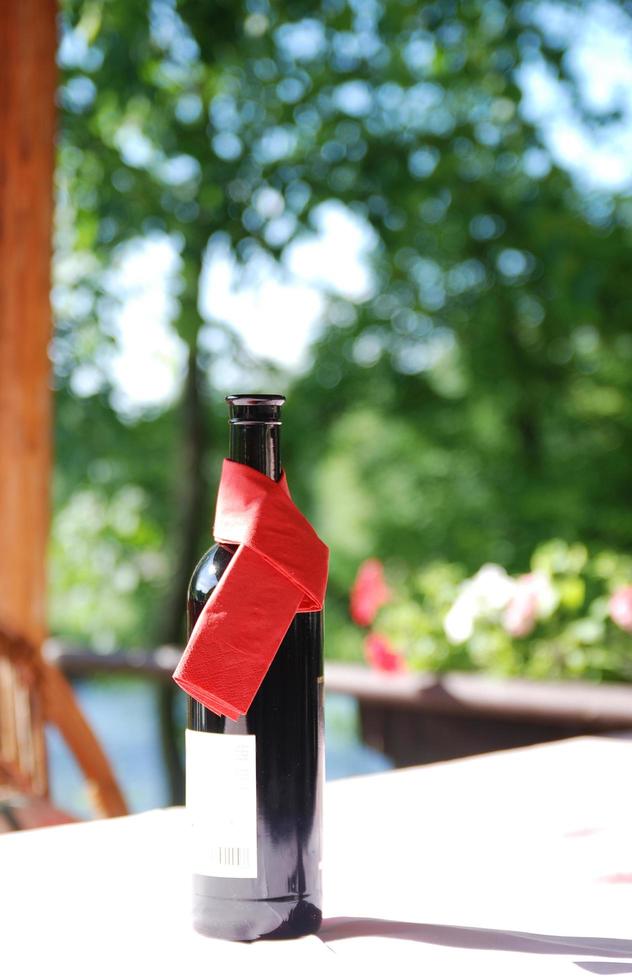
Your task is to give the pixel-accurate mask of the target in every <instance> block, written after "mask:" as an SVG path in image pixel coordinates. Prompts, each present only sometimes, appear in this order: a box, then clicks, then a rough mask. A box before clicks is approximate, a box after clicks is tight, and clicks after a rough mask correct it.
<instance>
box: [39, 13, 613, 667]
mask: <svg viewBox="0 0 632 980" xmlns="http://www.w3.org/2000/svg"><path fill="white" fill-rule="evenodd" d="M61 6H62V48H61V53H60V61H61V66H62V82H61V87H60V105H61V131H60V147H59V165H58V184H59V207H58V247H57V289H56V298H57V310H58V315H57V333H56V342H55V366H56V384H57V389H58V392H57V404H58V413H57V446H58V452H57V478H56V513H57V517H56V532H55V534H56V537H55V542H56V543H55V545H54V550H53V574H52V581H53V625H54V628H55V629H57V630H58V631H61V632H64V633H65V634H70V635H72V636H74V637H75V638H82V639H86V638H87V639H91V640H92V641H95V635H94V630H93V626H92V622H93V614H94V613H95V610H96V604H97V603H98V604H99V607H100V609H101V610H102V613H101V615H102V617H103V622H104V623H106V624H107V630H109V633H110V635H112V636H114V637H115V638H117V639H118V640H120V641H121V642H123V641H124V642H130V643H132V642H133V643H147V640H148V637H151V638H152V639H153V638H154V637H155V636H156V633H157V632H159V630H157V628H156V626H155V623H156V621H157V619H158V618H159V615H158V614H159V612H160V608H161V605H162V603H163V600H164V598H165V595H167V594H168V593H169V591H170V590H171V591H172V590H173V589H174V588H176V589H181V583H180V582H179V581H176V578H175V573H174V568H175V565H176V556H177V552H178V547H177V545H178V542H179V541H180V540H181V539H182V536H183V533H184V532H183V530H182V527H183V526H184V525H185V524H187V521H186V520H185V516H186V515H185V511H186V509H187V508H188V509H189V512H190V511H191V508H192V507H195V506H197V507H198V511H197V514H195V515H194V517H195V518H196V520H197V526H198V528H199V531H198V533H197V545H196V546H197V547H198V550H199V551H201V550H202V549H203V547H204V544H205V540H206V538H207V527H208V515H209V513H210V509H211V502H210V498H211V490H210V487H212V485H213V482H214V478H215V474H216V473H217V467H218V463H219V459H220V457H221V455H222V454H223V452H224V449H225V431H224V428H223V422H222V418H223V406H222V403H221V396H222V395H223V394H225V392H223V391H221V392H216V391H214V385H217V386H219V387H221V381H219V380H218V379H217V376H216V375H213V370H212V369H213V354H212V353H211V352H212V351H213V350H214V349H216V348H217V345H218V344H220V342H221V344H223V345H224V348H226V346H228V348H229V349H230V351H231V353H232V357H233V360H234V361H239V360H241V359H243V351H241V350H240V348H239V345H238V343H237V341H236V340H235V338H234V336H233V335H232V334H231V332H230V330H229V329H228V328H227V327H226V325H225V324H220V323H206V322H204V320H203V318H202V316H201V314H200V311H199V308H198V290H199V283H200V277H201V275H202V272H203V268H204V264H205V262H206V259H207V255H208V249H209V248H210V249H213V248H214V247H216V246H217V245H218V243H221V244H222V245H223V246H225V247H227V248H229V249H230V250H231V252H232V254H233V255H234V257H235V258H236V260H237V261H238V263H240V265H241V267H242V268H243V269H245V270H247V269H248V268H249V265H250V263H251V262H253V261H256V260H257V259H258V258H259V257H261V256H262V255H266V256H268V257H271V258H272V259H273V260H274V261H278V262H280V263H282V262H283V259H284V256H285V255H286V254H287V253H286V250H287V248H288V246H289V245H290V244H291V243H292V242H293V241H295V240H296V239H297V238H299V237H300V236H301V235H304V234H306V233H308V232H309V231H310V230H312V229H313V227H314V224H315V223H316V221H317V216H318V214H319V211H318V209H319V207H321V206H322V205H323V204H326V203H327V202H331V201H336V202H339V203H340V204H341V205H342V206H344V207H345V208H347V209H348V210H349V211H350V212H351V213H353V214H354V215H355V216H356V217H357V218H358V220H360V221H361V222H362V224H363V226H364V227H365V228H366V232H367V242H368V243H369V246H368V247H369V251H370V255H369V261H370V264H371V270H372V287H371V289H370V290H369V292H368V294H367V295H366V296H365V297H364V298H362V299H360V300H357V301H355V302H352V301H351V300H350V299H349V298H348V297H345V296H332V297H331V298H330V302H329V305H328V309H327V315H326V320H325V323H324V324H323V328H322V331H321V334H320V336H319V338H318V339H317V341H316V343H315V344H314V345H313V349H312V352H311V366H310V369H309V371H307V372H306V373H305V374H304V375H303V376H302V377H300V378H297V379H294V380H293V381H292V383H291V386H290V391H289V394H290V400H289V403H288V408H287V416H286V417H287V425H286V428H285V431H284V446H285V456H286V462H287V469H288V472H289V474H290V477H291V482H292V487H293V491H294V492H295V496H296V499H297V501H298V503H299V504H300V505H301V506H303V507H304V508H305V510H306V511H307V513H308V514H309V516H311V517H312V518H313V519H314V520H315V522H316V524H317V527H318V528H319V530H320V531H321V532H322V534H323V536H324V537H325V538H326V539H327V540H328V542H329V544H330V545H331V547H332V578H331V590H330V596H331V598H330V609H331V611H330V614H329V622H330V629H329V631H328V632H329V644H330V650H332V651H333V652H334V653H335V654H336V655H337V656H339V655H346V656H352V655H353V656H356V655H357V654H358V644H357V642H356V640H355V639H354V640H350V636H351V635H352V634H351V633H350V628H349V625H348V620H347V619H346V613H345V603H346V593H347V591H348V588H349V585H350V583H351V581H352V578H353V575H354V573H355V569H356V567H357V565H358V563H359V562H360V561H361V560H362V558H364V557H366V556H367V555H369V554H376V555H378V556H380V557H382V558H385V559H386V558H388V559H391V560H394V561H396V562H397V563H399V567H400V568H401V569H402V574H405V572H406V569H414V568H419V567H421V566H422V565H424V564H425V563H426V562H432V563H435V565H434V567H436V568H438V567H441V565H440V564H437V563H442V562H445V561H446V560H447V561H448V562H450V563H453V562H459V563H462V566H463V569H464V571H465V572H466V573H470V572H473V571H474V570H475V569H476V568H477V567H478V565H480V562H481V558H482V556H483V555H484V556H485V557H486V558H487V559H489V560H490V561H496V562H500V563H502V564H503V565H505V566H507V567H508V568H510V569H519V568H521V567H524V565H525V563H526V562H527V560H528V556H529V555H530V554H531V552H532V550H533V548H534V546H535V545H536V543H537V542H539V541H542V540H546V539H547V538H551V537H553V536H556V537H560V538H565V539H567V540H573V539H579V540H582V541H585V542H586V544H587V546H589V547H590V548H591V549H603V548H606V547H612V548H614V549H617V550H618V551H626V550H627V551H632V522H630V520H629V486H630V482H631V480H632V452H630V448H631V447H630V443H631V442H632V408H631V406H630V402H629V399H628V398H627V397H626V392H627V389H628V387H629V384H630V378H631V376H632V342H631V340H630V335H629V328H628V324H627V321H626V316H625V313H626V303H627V300H628V292H629V285H628V284H629V281H630V278H631V277H632V259H631V257H630V256H631V254H632V253H631V251H630V248H629V244H630V220H631V211H630V207H629V201H627V200H626V199H625V198H624V197H618V196H617V195H615V194H605V193H597V192H589V191H586V190H585V189H583V190H582V189H580V188H577V187H576V186H574V184H573V182H572V180H571V179H570V177H569V176H568V174H567V173H565V172H564V171H563V170H561V169H560V168H559V167H558V166H556V165H555V163H554V162H553V161H552V160H551V158H550V155H549V153H548V151H547V149H546V147H545V146H544V144H543V141H542V137H541V134H540V133H539V131H538V129H537V128H536V127H535V126H534V125H533V124H532V123H531V122H529V120H528V119H527V118H526V114H525V112H524V105H523V97H522V92H521V88H520V73H521V70H522V69H523V68H524V67H525V65H527V66H533V65H539V66H540V68H541V70H542V71H547V72H548V73H549V74H550V76H551V77H552V78H554V79H558V80H559V81H561V82H563V83H564V85H565V86H566V91H568V92H569V93H571V95H572V97H573V99H574V104H575V106H576V108H577V111H578V112H579V113H582V111H583V106H582V104H581V97H580V93H579V91H578V89H577V85H576V82H575V80H574V78H573V77H572V75H571V74H570V71H569V63H568V59H567V58H565V51H564V47H563V45H562V44H561V43H560V42H559V40H556V39H555V38H552V37H551V35H550V33H549V32H547V29H546V17H545V16H543V7H542V6H541V5H540V4H538V3H503V2H500V0H473V2H468V3H461V2H457V0H450V2H448V3H441V4H426V5H422V6H421V7H419V6H418V5H415V4H407V3H402V2H398V0H381V2H378V0H375V2H366V0H357V2H348V3H347V2H344V0H323V2H321V3H319V4H306V3H304V2H302V0H286V2H279V3H275V4H268V3H266V2H265V0H260V2H259V0H258V2H256V3H251V2H249V3H242V2H240V0H236V2H225V0H223V2H219V0H214V2H211V0H204V2H195V3H194V2H192V0H179V2H176V0H151V2H149V0H107V2H106V0H64V2H63V3H62V5H61ZM555 6H556V9H557V11H558V13H560V12H563V11H567V12H568V11H570V12H571V14H572V15H577V14H578V13H579V12H580V11H581V10H582V8H583V7H585V6H586V5H582V4H576V5H567V4H564V3H562V0H559V2H558V3H557V4H556V5H555ZM620 14H621V17H622V18H628V14H627V13H626V12H625V11H624V10H623V8H622V9H621V12H620ZM584 116H585V120H586V124H587V125H594V126H599V127H601V128H602V129H603V128H604V127H606V126H607V125H608V118H607V117H606V116H605V115H604V116H603V117H599V115H598V114H595V113H594V112H592V113H591V114H589V113H584ZM271 201H272V202H273V204H274V206H271V204H270V202H271ZM157 235H158V236H166V239H167V240H168V241H169V242H170V243H171V244H172V246H173V247H174V249H175V250H176V252H177V255H178V266H177V270H176V272H175V274H174V277H173V282H172V283H171V284H170V289H171V297H172V323H173V326H174V328H175V330H176V331H177V333H178V335H179V337H180V339H181V341H182V343H183V344H184V345H185V348H186V350H187V352H188V357H189V361H188V363H189V367H188V377H189V378H194V379H195V377H196V376H197V377H198V380H199V386H198V387H199V396H200V398H199V406H198V409H197V413H198V414H197V419H194V420H193V422H192V421H191V417H190V413H189V415H187V409H186V400H184V401H183V403H182V404H180V405H165V406H163V407H162V408H161V409H160V410H159V411H156V412H155V413H154V414H153V415H152V416H151V417H142V418H134V419H130V418H126V417H125V416H124V415H123V414H122V413H121V411H120V409H118V408H117V406H116V403H115V401H114V399H113V397H112V383H111V378H110V377H109V376H108V372H107V370H106V369H105V368H104V366H103V365H104V363H105V360H106V358H105V355H106V353H107V352H108V351H111V350H112V348H113V347H115V346H116V343H117V341H116V336H115V332H114V331H113V330H112V328H111V322H112V311H113V309H115V308H116V304H117V302H118V299H119V297H118V296H117V295H115V291H114V290H113V288H112V286H111V282H110V280H109V279H108V275H109V274H110V273H111V271H112V269H113V267H114V266H115V265H116V262H117V261H119V260H120V257H121V255H122V253H123V250H124V249H125V248H126V247H127V246H128V245H129V243H130V242H131V243H135V242H138V241H141V240H144V239H147V238H150V237H152V236H157ZM138 329H139V330H141V329H142V324H139V327H138ZM201 340H204V341H205V342H204V343H201ZM86 366H87V367H90V368H91V369H93V370H94V371H95V372H96V377H97V378H98V379H100V380H99V381H98V384H97V390H96V391H95V393H94V394H93V395H91V396H90V397H82V398H80V399H79V398H77V397H76V394H74V392H75V390H76V386H75V385H74V379H75V377H76V372H77V370H78V369H79V368H85V367H86ZM270 376H271V375H270V366H269V365H265V364H263V365H262V364H255V365H252V368H251V371H250V374H249V376H248V378H249V384H250V386H251V387H255V386H257V385H259V384H262V383H264V382H263V381H262V379H263V378H265V379H269V378H270ZM211 378H215V382H214V384H212V383H211ZM185 389H186V390H188V389H187V385H186V384H185ZM200 418H201V419H202V421H203V423H204V424H203V426H202V428H203V429H204V436H203V438H202V437H200V438H199V439H198V441H197V443H196V445H197V449H196V451H195V453H192V451H191V448H190V445H189V442H190V440H189V436H190V435H191V432H192V431H193V429H195V427H196V426H198V429H199V422H200ZM196 431H197V430H196ZM187 461H188V462H187ZM187 467H188V469H187ZM196 480H198V481H199V482H200V484H201V487H198V490H199V493H198V499H200V498H201V497H202V496H203V495H204V493H207V498H206V499H208V500H209V504H208V509H204V508H203V507H201V506H200V504H199V503H198V504H197V505H196V504H195V503H192V501H193V500H194V496H195V495H189V496H188V497H187V492H186V487H187V484H191V483H192V482H194V481H196ZM129 493H131V494H136V495H137V496H136V497H135V498H134V499H138V500H142V501H143V505H142V508H141V512H140V513H139V515H138V520H139V525H138V533H139V535H140V539H141V540H142V542H143V543H142V544H141V545H140V553H141V554H142V553H143V549H144V548H145V547H146V545H145V543H144V542H151V549H153V550H157V551H160V552H161V553H162V554H163V556H164V561H163V563H162V565H161V567H160V569H159V568H158V566H156V567H155V569H154V572H153V573H152V576H150V577H149V578H143V577H142V575H141V577H140V578H139V579H138V582H139V585H138V588H134V589H132V590H128V591H125V590H122V591H121V589H120V588H119V586H118V585H117V584H116V576H115V575H113V574H112V568H111V565H108V563H107V562H105V564H104V565H102V564H101V563H100V562H98V561H96V560H95V561H93V562H92V563H91V565H90V568H89V570H86V581H85V583H84V585H85V592H84V595H85V597H86V604H85V607H84V608H85V613H84V614H82V613H81V604H80V603H74V602H73V603H70V604H66V603H65V594H66V591H67V589H68V588H69V587H70V588H73V589H74V587H75V586H74V585H73V582H74V581H75V578H77V581H79V580H80V579H81V575H82V573H81V567H84V566H85V563H84V565H80V564H79V562H78V560H76V559H75V557H74V556H73V554H72V553H71V549H70V548H69V545H68V541H69V535H70V538H72V536H73V534H74V533H75V532H74V531H72V532H71V531H68V529H67V528H68V522H69V524H70V526H71V527H72V526H73V520H78V518H77V516H76V515H78V514H80V513H82V511H81V507H82V506H83V505H84V503H85V501H87V500H89V501H91V502H92V503H91V506H97V505H96V503H95V502H97V501H103V504H102V507H103V510H104V516H103V517H102V518H101V517H99V518H97V517H96V516H95V517H94V528H95V529H94V531H90V535H88V538H89V539H90V540H93V541H94V547H95V548H97V549H98V547H100V544H99V542H100V540H101V538H102V537H103V538H105V539H107V540H109V541H111V542H112V541H116V546H115V554H116V556H117V557H116V558H114V559H113V558H110V559H108V561H110V562H112V561H113V562H114V564H115V565H118V562H119V561H120V562H122V563H123V565H125V564H126V563H127V562H128V561H131V562H132V564H134V562H135V559H132V558H131V552H132V551H134V549H135V548H136V544H135V543H133V542H132V541H130V540H128V539H127V538H126V537H125V535H119V532H118V531H117V530H116V527H113V526H112V521H111V518H110V516H108V515H109V514H110V510H109V508H110V503H111V501H116V500H118V499H119V494H123V498H122V499H127V498H126V497H125V494H129ZM99 506H101V505H99ZM190 516H191V515H190V513H189V517H190ZM190 525H191V521H190V520H189V522H188V526H190ZM97 529H98V530H97ZM147 547H149V545H147ZM445 574H446V575H448V572H447V571H446V573H445ZM567 587H568V588H569V589H570V588H571V587H570V586H567ZM446 588H447V586H446ZM424 601H425V602H430V601H431V599H430V598H429V597H428V596H427V597H426V599H425V600H424ZM432 601H435V600H432ZM442 602H443V599H440V598H438V597H437V598H436V603H437V604H438V605H437V608H438V607H439V606H440V605H441V603H442ZM73 610H74V611H73ZM402 610H403V611H400V614H401V615H402V616H403V617H404V620H405V618H406V616H407V615H412V613H411V611H410V609H409V610H408V612H406V610H405V608H404V607H402ZM99 629H101V627H99ZM402 630H403V626H402ZM91 631H92V632H91ZM420 642H421V639H420ZM424 642H425V643H426V644H427V645H430V644H434V646H433V649H435V648H436V650H435V653H433V654H432V657H435V658H436V662H437V663H439V662H440V661H441V657H442V656H444V655H445V656H448V657H452V658H454V657H457V658H458V657H459V656H462V651H461V652H459V651H452V652H451V651H448V652H447V653H445V651H444V653H441V652H440V646H441V644H440V637H439V636H435V634H434V633H433V632H432V629H430V627H428V632H427V635H425V639H424ZM428 648H429V649H430V647H429V646H428ZM420 656H422V654H421V653H420ZM423 656H425V654H423ZM428 656H430V654H428ZM499 656H500V654H499ZM503 656H504V655H503ZM547 656H548V654H547ZM544 660H546V657H545V658H544ZM543 662H544V661H543ZM551 669H554V667H552V668H551Z"/></svg>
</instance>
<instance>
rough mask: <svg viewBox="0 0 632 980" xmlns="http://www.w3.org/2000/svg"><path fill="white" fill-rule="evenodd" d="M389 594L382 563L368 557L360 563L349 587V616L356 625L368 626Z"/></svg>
mask: <svg viewBox="0 0 632 980" xmlns="http://www.w3.org/2000/svg"><path fill="white" fill-rule="evenodd" d="M389 595H390V593H389V591H388V587H387V585H386V582H385V580H384V568H383V567H382V563H381V562H380V561H378V560H377V558H369V559H368V560H367V561H365V562H363V563H362V565H360V568H359V569H358V574H357V575H356V580H355V582H354V583H353V588H352V589H351V603H350V607H351V618H352V619H353V620H354V622H356V623H357V624H358V626H370V625H371V623H372V622H373V620H374V619H375V616H376V613H377V611H378V609H379V608H380V606H383V605H384V603H385V602H386V600H387V599H388V597H389Z"/></svg>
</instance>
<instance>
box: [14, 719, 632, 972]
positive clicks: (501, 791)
mask: <svg viewBox="0 0 632 980" xmlns="http://www.w3.org/2000/svg"><path fill="white" fill-rule="evenodd" d="M631 773H632V740H630V739H628V738H626V737H590V738H577V739H569V740H568V741H564V742H556V743H551V744H547V745H541V746H534V747H530V748H526V749H515V750H512V751H509V752H497V753H492V754H489V755H483V756H478V757H475V758H469V759H464V760H458V761H454V762H444V763H439V764H436V765H432V766H426V767H419V768H414V769H405V770H399V771H394V772H389V773H382V774H379V775H376V776H362V777H355V778H353V779H346V780H342V781H339V782H334V783H330V784H328V785H327V791H326V798H325V804H326V811H325V813H326V816H325V848H326V850H325V861H324V879H325V889H326V891H325V922H324V925H323V928H322V931H321V933H320V934H319V936H317V937H316V936H310V937H306V938H304V939H299V940H292V941H284V942H278V941H277V942H259V943H253V944H238V943H228V942H224V941H220V940H212V939H206V938H204V937H201V936H198V935H196V934H195V933H193V932H192V930H191V928H190V926H189V880H188V873H187V869H186V859H185V858H184V857H183V851H184V850H185V837H186V821H185V814H184V811H183V810H181V809H178V808H174V809H167V810H156V811H151V812H149V813H144V814H140V815H138V816H132V817H123V818H119V819H115V820H109V821H105V820H101V821H95V822H92V823H84V824H74V825H68V826H64V827H55V828H50V829H45V830H33V831H24V832H21V833H17V834H9V835H5V836H4V837H2V838H0V964H2V965H3V966H6V964H7V963H10V964H11V969H10V970H6V969H3V971H2V972H3V976H7V977H10V978H11V980H22V978H29V980H30V978H35V977H38V976H41V977H47V976H51V977H57V976H59V977H63V978H66V980H67V978H73V980H74V978H75V977H76V978H79V977H81V978H92V977H100V976H103V977H106V976H108V977H117V978H122V980H125V978H127V977H130V978H132V977H134V978H138V977H143V978H144V977H148V978H162V977H180V976H182V977H185V976H186V977H187V978H188V977H191V978H193V977H195V980H200V978H205V977H209V978H210V977H221V976H226V977H228V976H230V977H238V978H240V977H242V976H243V977H245V976H246V975H248V976H249V977H259V976H260V975H261V976H263V975H266V976H267V975H270V976H273V977H274V978H275V980H277V978H281V977H285V976H288V977H289V976H292V977H294V976H296V975H300V977H301V978H304V977H312V976H313V977H317V976H318V977H323V976H326V977H327V980H329V978H330V977H337V976H340V977H342V976H344V977H348V976H350V975H352V976H356V975H357V976H375V977H377V976H380V977H384V976H385V975H388V974H387V973H386V971H389V972H390V973H393V971H396V972H397V977H398V978H399V977H418V976H419V977H421V976H423V977H425V978H432V980H437V978H439V980H441V978H444V977H446V978H448V977H449V978H454V977H470V976H471V977H477V978H478V977H485V978H487V977H491V978H496V977H498V978H501V977H502V978H503V980H507V978H510V980H515V978H523V977H537V978H538V980H540V978H543V977H549V976H550V977H556V978H557V977H576V978H582V977H589V976H591V975H611V974H617V975H618V974H624V975H625V974H626V973H627V974H632V779H631V778H630V775H631Z"/></svg>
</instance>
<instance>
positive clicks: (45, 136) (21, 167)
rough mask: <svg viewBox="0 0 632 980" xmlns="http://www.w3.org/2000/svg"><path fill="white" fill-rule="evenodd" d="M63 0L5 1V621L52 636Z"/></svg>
mask: <svg viewBox="0 0 632 980" xmlns="http://www.w3.org/2000/svg"><path fill="white" fill-rule="evenodd" d="M55 15H56V3H55V0H3V2H2V3H0V52H1V54H0V625H3V626H4V627H5V629H7V630H9V631H12V632H14V633H15V634H17V635H20V636H21V637H24V638H25V639H26V640H28V641H30V642H32V643H33V644H34V645H36V646H39V644H40V643H41V641H42V639H43V637H44V635H45V630H46V602H45V568H46V551H47V539H48V522H49V483H50V460H51V390H50V363H49V356H48V347H49V343H50V337H51V310H50V265H51V239H52V214H53V167H54V151H55V89H56V82H57V78H56V68H55V49H56V43H57V30H56V23H55Z"/></svg>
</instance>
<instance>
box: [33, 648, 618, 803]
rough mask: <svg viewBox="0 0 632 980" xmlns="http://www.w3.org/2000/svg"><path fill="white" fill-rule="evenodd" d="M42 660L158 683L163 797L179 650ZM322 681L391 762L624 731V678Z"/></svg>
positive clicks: (363, 677)
mask: <svg viewBox="0 0 632 980" xmlns="http://www.w3.org/2000/svg"><path fill="white" fill-rule="evenodd" d="M46 654H47V657H48V658H50V659H51V660H53V661H54V662H55V663H56V664H57V665H58V666H59V667H60V668H61V670H62V671H63V672H64V673H65V674H66V676H68V677H70V678H80V677H92V676H95V675H97V674H109V675H111V674H119V675H131V676H135V677H145V678H147V680H149V681H152V682H154V683H156V684H158V686H159V710H160V730H161V737H162V751H163V756H164V760H165V765H166V770H167V773H168V776H169V781H170V786H171V795H172V798H173V799H174V800H181V799H182V795H183V772H182V761H181V755H180V751H179V749H178V741H179V732H178V730H177V723H176V721H175V719H174V714H175V711H174V708H175V704H176V698H177V696H178V695H177V688H176V686H175V685H174V684H173V683H172V681H171V675H172V673H173V670H174V668H175V666H176V664H177V662H178V659H179V656H180V650H179V649H177V648H175V647H162V648H159V649H157V650H129V651H128V650H117V651H114V652H112V653H109V654H107V656H106V655H101V654H97V653H95V652H94V651H92V650H87V649H82V648H75V647H70V646H67V645H65V644H61V643H59V642H57V641H49V644H48V645H47V650H46ZM325 687H326V690H327V692H329V693H340V694H347V695H350V696H351V697H353V698H355V699H356V700H357V701H358V704H359V715H360V728H361V735H362V738H363V740H364V741H365V743H366V744H368V745H370V746H372V747H374V748H376V749H378V750H380V751H382V752H385V753H386V754H387V755H389V756H390V757H391V758H392V759H393V760H394V762H395V764H397V765H412V764H416V763H420V762H431V761H437V760H438V759H443V758H453V757H456V756H462V755H468V754H473V753H476V752H481V751H488V750H490V749H498V748H509V747H513V746H515V745H527V744H532V743H534V742H539V741H548V740H550V739H554V738H563V737H565V736H570V735H579V734H589V733H596V732H608V731H620V730H629V731H632V685H626V684H595V683H591V682H586V681H532V680H523V679H518V678H495V677H489V676H487V675H483V674H466V673H454V674H445V675H433V674H418V673H412V672H411V673H401V674H384V673H379V672H377V671H373V670H370V669H369V668H367V667H364V666H363V665H361V664H344V663H331V662H329V663H327V665H326V668H325Z"/></svg>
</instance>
